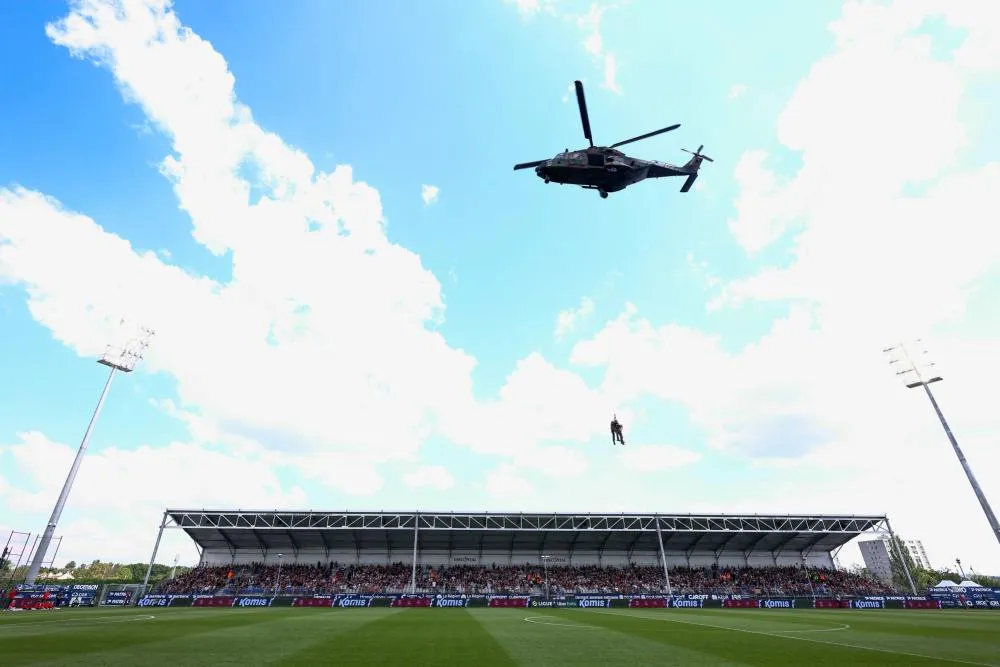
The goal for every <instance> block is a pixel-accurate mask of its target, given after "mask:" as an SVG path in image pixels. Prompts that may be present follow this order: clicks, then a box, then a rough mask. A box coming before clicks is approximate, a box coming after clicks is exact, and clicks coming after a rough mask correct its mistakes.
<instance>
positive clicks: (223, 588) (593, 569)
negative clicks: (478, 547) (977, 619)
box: [158, 563, 891, 596]
mask: <svg viewBox="0 0 1000 667" xmlns="http://www.w3.org/2000/svg"><path fill="white" fill-rule="evenodd" d="M416 575H417V576H416V584H417V586H416V588H417V592H430V593H459V594H504V593H506V594H541V593H543V592H544V591H545V587H546V586H548V588H549V592H550V594H552V595H561V594H574V593H576V594H579V593H600V594H644V593H662V592H665V591H666V590H667V583H666V579H665V577H664V576H663V569H662V568H660V567H655V566H638V565H632V566H628V567H621V568H620V567H598V566H591V565H584V566H549V567H548V568H547V569H546V568H544V567H542V566H538V565H528V564H526V565H520V566H513V565H501V566H497V565H494V566H492V567H478V566H469V565H455V566H450V567H431V566H418V568H417V573H416ZM411 576H412V570H411V567H410V566H409V565H407V564H405V563H395V564H392V565H343V564H339V563H327V564H324V563H316V565H303V564H296V565H283V566H280V567H279V566H278V565H264V564H262V563H250V564H245V565H233V566H212V567H197V568H195V569H193V570H191V571H189V572H187V573H185V574H183V575H181V576H179V577H177V578H175V579H172V580H170V581H167V582H165V583H163V584H161V585H160V586H159V587H158V592H161V593H230V594H234V593H253V592H265V593H271V592H276V593H406V592H410V582H411ZM670 585H671V590H672V592H673V593H675V594H692V593H695V594H716V595H805V596H811V595H823V596H833V595H879V594H885V593H889V592H891V589H890V588H889V587H888V586H885V585H884V584H882V583H880V582H878V581H875V580H874V579H870V578H867V577H864V576H862V575H859V574H854V573H851V572H846V571H841V570H830V569H824V568H808V569H803V568H802V567H794V566H786V567H739V568H734V567H718V566H714V565H713V566H711V567H703V568H691V567H674V568H671V569H670Z"/></svg>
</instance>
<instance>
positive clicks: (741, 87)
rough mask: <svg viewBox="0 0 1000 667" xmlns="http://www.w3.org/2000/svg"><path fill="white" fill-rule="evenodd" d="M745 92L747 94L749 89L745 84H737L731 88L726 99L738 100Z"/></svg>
mask: <svg viewBox="0 0 1000 667" xmlns="http://www.w3.org/2000/svg"><path fill="white" fill-rule="evenodd" d="M745 92H747V87H746V85H745V84H742V83H735V84H733V85H732V86H730V88H729V92H728V93H727V94H726V97H727V98H729V99H731V100H735V99H736V98H738V97H740V96H742V95H743V93H745Z"/></svg>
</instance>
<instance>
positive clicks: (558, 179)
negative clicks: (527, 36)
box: [514, 81, 714, 199]
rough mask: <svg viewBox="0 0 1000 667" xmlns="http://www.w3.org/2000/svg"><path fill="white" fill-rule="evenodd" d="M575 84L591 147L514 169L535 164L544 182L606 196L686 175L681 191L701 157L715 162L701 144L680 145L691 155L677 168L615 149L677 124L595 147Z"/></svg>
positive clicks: (578, 86)
mask: <svg viewBox="0 0 1000 667" xmlns="http://www.w3.org/2000/svg"><path fill="white" fill-rule="evenodd" d="M574 85H575V86H576V101H577V104H578V105H579V107H580V120H581V121H583V136H584V137H586V138H587V141H589V142H590V147H589V148H584V149H582V150H577V151H570V150H569V149H566V150H565V151H563V152H562V153H559V154H558V155H556V156H555V157H553V158H549V159H548V160H535V161H534V162H522V163H521V164H516V165H514V171H517V170H518V169H530V168H531V167H534V168H535V174H536V175H538V177H539V178H541V179H542V180H543V181H545V182H546V183H551V182H555V183H559V184H562V185H566V184H569V185H579V186H580V187H582V188H584V189H586V190H597V192H598V193H599V194H600V195H601V199H607V198H608V193H609V192H618V191H619V190H624V189H625V188H627V187H628V186H630V185H633V184H635V183H638V182H639V181H644V180H646V179H647V178H664V177H666V176H686V177H687V178H686V179H685V180H684V184H683V185H682V186H681V192H687V191H688V190H690V189H691V186H692V185H694V182H695V179H697V178H698V169H699V168H700V167H701V163H702V160H708V161H709V162H714V160H713V159H712V158H710V157H708V156H707V155H702V153H701V149H702V148H704V147H705V146H704V145H701V146H699V147H698V150H696V151H689V150H688V149H686V148H682V149H681V150H683V151H684V152H685V153H691V155H692V157H691V159H690V160H688V161H687V163H685V164H684V165H682V166H680V167H677V166H675V165H672V164H667V163H666V162H657V161H656V160H642V159H640V158H635V157H629V156H628V155H625V154H624V153H622V152H621V151H619V150H616V149H617V148H618V147H619V146H624V145H625V144H630V143H632V142H634V141H640V140H642V139H649V138H650V137H655V136H656V135H658V134H663V133H664V132H670V131H671V130H676V129H677V128H678V127H680V123H678V124H676V125H671V126H669V127H664V128H662V129H659V130H655V131H653V132H647V133H646V134H641V135H639V136H638V137H632V138H631V139H626V140H625V141H619V142H618V143H615V144H611V145H610V146H595V145H594V138H593V135H592V134H591V132H590V117H589V116H588V115H587V99H586V97H585V96H584V93H583V83H582V82H580V81H575V82H574Z"/></svg>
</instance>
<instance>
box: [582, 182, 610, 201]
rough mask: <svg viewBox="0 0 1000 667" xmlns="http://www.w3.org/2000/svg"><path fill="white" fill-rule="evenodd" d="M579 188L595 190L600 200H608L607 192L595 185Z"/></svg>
mask: <svg viewBox="0 0 1000 667" xmlns="http://www.w3.org/2000/svg"><path fill="white" fill-rule="evenodd" d="M580 187H581V188H583V189H584V190H597V194H599V195H601V199H607V198H608V191H607V190H605V189H604V188H599V187H597V186H596V185H581V186H580Z"/></svg>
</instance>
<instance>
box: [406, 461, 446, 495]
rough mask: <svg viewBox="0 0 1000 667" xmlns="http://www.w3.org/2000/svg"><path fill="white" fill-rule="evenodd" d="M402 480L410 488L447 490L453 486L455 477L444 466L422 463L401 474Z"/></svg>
mask: <svg viewBox="0 0 1000 667" xmlns="http://www.w3.org/2000/svg"><path fill="white" fill-rule="evenodd" d="M403 482H404V483H405V484H406V485H407V486H408V487H410V488H411V489H420V488H425V487H427V488H432V489H436V490H438V491H447V490H448V489H450V488H451V487H453V486H455V479H454V478H453V477H452V476H451V473H450V472H448V469H447V468H445V467H444V466H437V465H423V466H420V467H419V468H417V469H416V470H413V471H412V472H408V473H406V474H405V475H403Z"/></svg>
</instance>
